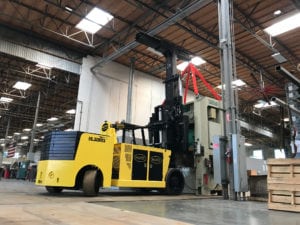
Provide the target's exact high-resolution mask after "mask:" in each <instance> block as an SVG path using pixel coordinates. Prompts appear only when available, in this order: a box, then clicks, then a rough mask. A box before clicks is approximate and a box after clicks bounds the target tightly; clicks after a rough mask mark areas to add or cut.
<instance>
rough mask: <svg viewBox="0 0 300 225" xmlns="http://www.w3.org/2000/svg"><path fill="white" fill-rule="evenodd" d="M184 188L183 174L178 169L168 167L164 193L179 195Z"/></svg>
mask: <svg viewBox="0 0 300 225" xmlns="http://www.w3.org/2000/svg"><path fill="white" fill-rule="evenodd" d="M183 188H184V176H183V174H182V172H181V171H180V170H179V169H175V168H172V169H169V171H168V173H167V178H166V189H165V191H166V194H168V195H179V194H181V193H182V191H183Z"/></svg>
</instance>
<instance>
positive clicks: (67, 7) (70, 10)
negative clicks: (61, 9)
mask: <svg viewBox="0 0 300 225" xmlns="http://www.w3.org/2000/svg"><path fill="white" fill-rule="evenodd" d="M65 10H67V11H69V12H72V11H73V9H72V8H71V7H70V6H65Z"/></svg>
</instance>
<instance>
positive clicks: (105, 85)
mask: <svg viewBox="0 0 300 225" xmlns="http://www.w3.org/2000/svg"><path fill="white" fill-rule="evenodd" d="M98 60H99V58H98ZM96 62H97V58H94V57H91V56H87V57H86V58H84V59H83V63H82V71H81V75H80V83H79V90H78V98H77V99H78V103H77V110H76V117H75V125H74V130H80V131H85V132H93V133H98V132H99V129H100V125H101V124H102V123H103V122H104V121H105V120H107V121H111V122H116V121H122V120H125V119H126V110H127V92H128V81H129V73H130V68H128V67H126V66H123V65H121V64H118V63H116V62H110V63H108V64H106V65H104V66H103V67H100V68H97V73H96V74H93V73H92V72H91V71H90V68H91V67H92V66H94V65H95V64H96ZM132 95H133V96H132V121H131V123H134V124H138V125H146V124H147V123H148V121H149V117H150V116H151V114H152V112H153V111H154V107H155V106H157V105H159V104H161V103H162V102H163V100H164V99H165V88H164V84H163V81H162V80H161V79H158V78H155V77H152V76H150V75H147V74H145V73H143V72H140V71H137V70H135V72H134V82H133V94H132ZM192 98H193V97H192V94H190V95H189V97H188V100H191V99H192Z"/></svg>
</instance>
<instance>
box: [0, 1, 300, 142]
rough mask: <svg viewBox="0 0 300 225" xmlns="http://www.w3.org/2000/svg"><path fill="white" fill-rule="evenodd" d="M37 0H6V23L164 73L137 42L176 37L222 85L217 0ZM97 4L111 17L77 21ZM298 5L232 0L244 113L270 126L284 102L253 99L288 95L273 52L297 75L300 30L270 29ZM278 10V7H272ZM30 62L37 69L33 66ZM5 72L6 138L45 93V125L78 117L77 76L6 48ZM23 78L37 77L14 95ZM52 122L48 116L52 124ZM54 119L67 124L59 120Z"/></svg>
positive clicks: (29, 120)
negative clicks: (91, 28) (94, 24)
mask: <svg viewBox="0 0 300 225" xmlns="http://www.w3.org/2000/svg"><path fill="white" fill-rule="evenodd" d="M32 3H33V1H31V0H2V1H1V3H0V24H2V25H3V26H6V27H11V28H14V29H16V30H18V31H21V32H22V33H24V34H27V35H33V36H36V37H39V38H42V39H44V40H47V41H49V42H51V43H55V44H57V45H58V46H64V47H67V48H69V49H71V50H75V51H79V52H80V53H81V54H82V55H97V56H101V57H102V59H101V60H100V61H99V62H98V63H97V65H95V69H96V68H97V66H101V65H104V64H105V63H107V62H109V61H111V60H114V61H116V62H119V63H121V64H123V65H126V66H129V65H130V61H131V59H132V58H134V59H135V69H136V70H140V71H143V72H145V73H148V74H151V75H153V76H155V77H158V78H161V79H162V80H163V79H164V77H165V59H164V57H163V56H159V55H157V54H154V53H153V52H151V51H149V50H148V49H147V46H144V45H141V44H138V43H136V42H135V35H136V34H137V33H138V32H146V33H149V34H151V35H153V36H155V37H157V38H160V39H164V40H167V41H170V42H172V43H173V44H175V45H177V46H179V47H181V48H183V49H185V50H186V51H187V52H189V53H190V55H192V56H201V57H202V58H203V59H204V60H205V61H206V63H205V64H202V65H201V66H199V67H198V68H199V70H200V71H201V72H202V73H203V75H204V77H205V79H206V80H207V81H208V82H209V84H210V85H211V86H212V87H214V88H215V89H216V90H218V89H217V88H216V87H217V86H218V85H220V84H221V79H220V57H219V36H218V35H219V34H218V32H219V29H218V4H217V1H207V0H203V1H192V0H171V1H170V0H165V1H158V0H38V1H34V4H32ZM94 7H98V8H101V9H103V10H105V11H106V12H108V13H110V14H111V15H112V16H113V19H112V20H111V21H110V22H109V23H108V24H106V25H105V26H103V27H102V29H100V30H99V31H97V32H96V33H95V34H90V33H86V32H83V31H81V30H80V29H78V28H76V25H77V24H78V23H79V21H80V20H81V19H83V18H84V17H85V16H86V15H87V13H88V12H90V11H91V10H92V9H93V8H94ZM299 7H300V4H299V1H298V0H285V1H281V0H264V1H262V0H247V1H245V0H234V1H233V21H234V29H233V31H232V32H233V33H234V42H235V50H236V53H235V56H236V75H237V78H238V79H241V80H243V81H244V82H245V83H246V85H245V86H243V87H240V88H239V90H238V96H239V109H240V116H241V117H242V118H243V119H244V120H246V121H247V122H250V123H252V124H253V123H255V124H256V125H257V126H260V127H262V128H266V129H271V131H272V130H274V129H277V128H278V127H279V122H280V117H281V114H280V110H279V107H272V108H268V109H265V110H262V109H254V108H253V105H254V104H255V103H257V102H258V101H262V100H264V101H266V102H268V101H269V100H270V97H272V96H276V97H279V98H281V99H283V100H285V99H284V97H285V83H286V82H288V80H287V78H286V77H284V76H283V75H281V74H280V73H278V72H276V71H275V66H276V65H278V64H279V62H278V61H277V60H276V59H274V58H273V57H272V56H271V55H273V54H274V53H280V54H281V55H282V56H283V57H284V58H285V59H286V62H284V63H281V64H280V65H281V66H283V67H284V68H286V69H287V70H288V71H290V72H291V73H292V74H294V75H295V76H296V77H299V76H300V72H299V70H297V65H298V67H299V63H300V59H299V55H300V44H299V43H300V29H299V28H297V29H294V30H293V31H290V32H287V33H284V34H282V35H278V36H276V37H272V38H270V37H269V35H268V34H267V33H266V32H265V31H264V29H265V28H266V27H268V26H269V25H271V24H273V23H274V22H276V21H278V20H281V19H283V18H285V17H287V16H289V15H292V14H295V13H297V12H299ZM278 10H280V13H277V14H276V13H274V12H276V11H278ZM178 63H180V61H179V62H178ZM24 68H25V70H24ZM26 68H27V69H28V68H29V69H31V70H29V71H34V72H33V73H28V70H26ZM24 71H25V72H24ZM0 72H1V75H0V88H1V92H2V93H1V96H9V95H11V96H12V98H14V102H12V103H9V104H1V111H0V115H1V116H2V118H0V138H1V137H4V136H5V133H6V128H7V125H8V123H9V122H8V121H10V127H9V130H8V135H12V134H13V133H14V132H20V131H22V129H23V128H27V127H29V128H30V127H32V124H33V119H34V114H35V109H36V104H37V99H38V97H37V96H38V93H39V92H40V93H41V101H40V102H41V105H40V113H39V121H38V122H41V123H44V124H45V123H47V118H49V117H53V116H56V117H61V118H62V120H63V121H62V123H63V124H69V125H70V124H72V122H73V117H72V116H71V115H66V114H65V111H66V110H68V109H71V108H74V107H75V106H76V97H77V88H78V82H79V76H78V75H76V74H72V73H69V72H65V71H62V70H58V69H55V68H52V69H45V68H39V67H36V63H33V62H30V61H26V60H24V59H21V58H17V57H14V56H11V55H7V54H4V53H3V54H0ZM47 73H48V74H49V73H51V76H47ZM20 80H21V81H27V82H30V83H32V87H31V88H29V89H28V91H26V93H24V95H23V96H21V97H17V96H13V95H16V93H15V90H14V92H12V93H9V94H7V92H10V91H11V87H12V85H13V83H15V82H16V81H20ZM198 87H199V90H200V94H202V95H207V96H211V93H210V92H209V91H208V90H207V89H206V88H205V86H204V85H203V83H201V82H200V81H198ZM190 88H191V87H190ZM5 93H6V94H5ZM17 94H19V95H20V93H17ZM21 94H22V93H21ZM9 118H10V119H9ZM49 126H50V125H49V122H48V123H47V129H48V128H49ZM51 126H52V127H54V128H55V126H56V127H57V128H59V127H60V128H62V125H60V123H57V124H52V125H51ZM63 128H67V126H66V127H65V126H64V127H63ZM244 132H245V134H246V135H247V138H248V139H252V140H253V139H256V138H259V139H257V142H259V141H260V142H262V143H263V142H266V141H269V140H266V139H264V138H262V136H257V134H256V132H251V131H249V130H248V131H247V132H246V130H245V131H244Z"/></svg>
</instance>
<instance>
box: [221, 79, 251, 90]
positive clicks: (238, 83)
mask: <svg viewBox="0 0 300 225" xmlns="http://www.w3.org/2000/svg"><path fill="white" fill-rule="evenodd" d="M244 85H246V83H245V82H244V81H242V80H241V79H237V80H234V81H232V87H233V88H236V87H241V86H244ZM222 86H223V87H224V89H225V84H223V85H221V84H220V85H218V86H217V88H219V89H222Z"/></svg>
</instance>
